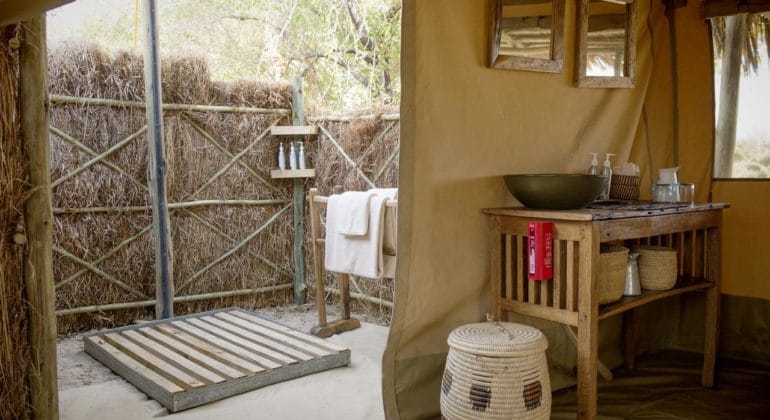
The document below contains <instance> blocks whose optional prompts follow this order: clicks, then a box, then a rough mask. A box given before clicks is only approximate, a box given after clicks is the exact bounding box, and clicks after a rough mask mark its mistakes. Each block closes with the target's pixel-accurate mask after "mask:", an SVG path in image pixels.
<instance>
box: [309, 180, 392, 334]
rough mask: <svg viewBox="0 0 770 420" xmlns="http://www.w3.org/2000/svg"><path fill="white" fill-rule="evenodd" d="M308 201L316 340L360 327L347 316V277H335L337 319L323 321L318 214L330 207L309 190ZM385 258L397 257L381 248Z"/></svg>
mask: <svg viewBox="0 0 770 420" xmlns="http://www.w3.org/2000/svg"><path fill="white" fill-rule="evenodd" d="M334 193H335V194H340V193H342V188H341V187H339V186H336V187H334ZM308 201H309V204H310V232H311V241H312V244H313V271H314V273H315V283H316V291H315V294H316V302H317V306H318V325H316V326H315V327H313V328H312V329H311V330H310V333H311V334H313V335H316V336H318V337H322V338H326V337H330V336H332V335H334V334H338V333H341V332H345V331H350V330H354V329H356V328H358V327H360V326H361V322H360V321H359V320H357V319H355V318H352V317H351V316H350V276H349V275H348V274H346V273H337V281H338V282H339V291H340V319H338V320H336V321H332V322H327V319H326V304H325V302H326V289H325V286H324V249H325V244H326V240H325V239H324V238H323V237H322V236H323V229H322V227H321V211H322V210H323V209H324V208H326V205H327V204H328V203H329V197H325V196H321V195H319V194H318V189H317V188H311V189H310V193H309V197H308ZM385 206H386V207H392V208H395V207H397V206H398V201H396V200H388V201H387V202H386V203H385ZM383 253H384V254H385V255H391V256H394V255H396V251H395V250H394V249H391V248H384V249H383Z"/></svg>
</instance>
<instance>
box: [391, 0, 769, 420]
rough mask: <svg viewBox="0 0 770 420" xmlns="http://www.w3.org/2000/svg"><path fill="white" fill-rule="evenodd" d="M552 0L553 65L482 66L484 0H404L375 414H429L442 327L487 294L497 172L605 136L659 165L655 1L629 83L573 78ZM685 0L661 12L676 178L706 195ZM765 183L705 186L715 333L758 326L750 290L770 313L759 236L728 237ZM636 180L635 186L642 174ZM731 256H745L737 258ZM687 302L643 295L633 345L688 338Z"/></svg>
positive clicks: (662, 80) (571, 18)
mask: <svg viewBox="0 0 770 420" xmlns="http://www.w3.org/2000/svg"><path fill="white" fill-rule="evenodd" d="M566 3H567V8H566V26H565V34H566V35H565V36H566V39H565V51H564V56H565V65H564V71H563V72H562V73H560V74H547V73H535V72H525V71H506V70H492V69H489V68H487V67H486V63H485V57H486V36H487V34H486V27H487V26H486V19H487V15H486V13H487V12H486V11H487V8H486V2H484V1H478V0H452V1H441V2H438V1H419V0H405V1H404V14H403V16H404V19H403V26H402V33H403V36H402V83H403V92H404V93H403V97H402V105H401V106H402V109H401V115H402V136H401V156H400V158H401V160H400V167H401V174H400V175H401V177H400V182H399V188H400V193H399V195H400V198H401V200H400V205H401V208H400V209H399V228H400V232H399V238H400V239H399V240H400V242H399V250H400V251H401V252H400V255H399V267H398V272H397V284H396V299H395V302H396V306H395V310H394V317H393V324H392V326H391V331H390V337H389V342H388V348H387V350H386V353H385V357H384V359H383V395H384V398H385V408H386V414H387V417H388V418H399V417H400V418H404V419H407V418H408V419H412V418H424V417H427V416H434V415H437V414H438V399H439V392H438V390H439V389H440V377H441V372H442V369H443V366H444V360H445V357H446V351H447V345H446V337H447V335H448V334H449V332H450V331H451V330H452V329H453V328H455V327H457V326H458V325H461V324H464V323H469V322H478V321H480V320H482V319H484V313H485V312H487V311H488V309H489V289H488V277H489V268H488V265H489V253H488V240H489V236H488V235H489V234H488V231H489V230H488V226H487V220H486V219H485V217H484V215H483V214H482V213H481V209H482V208H485V207H502V206H510V205H514V204H515V201H514V200H513V198H512V197H511V196H510V195H509V194H508V192H507V191H506V189H505V186H504V184H503V181H502V177H501V175H503V174H507V173H526V172H581V171H584V170H585V168H586V167H587V165H588V162H589V160H588V153H589V152H612V153H617V154H618V156H617V162H623V161H625V160H630V161H633V162H636V163H638V164H640V166H641V167H642V185H643V186H647V185H650V183H649V181H650V177H651V174H655V173H656V171H657V169H658V168H661V167H667V166H672V163H673V145H674V133H673V127H674V124H673V118H674V112H673V111H674V105H673V94H672V93H673V89H674V86H677V85H676V84H674V83H673V79H672V72H671V46H670V34H669V26H668V21H667V19H666V17H665V9H664V5H663V2H660V1H647V0H641V1H639V14H638V16H639V19H638V20H637V24H636V27H635V28H634V29H635V30H636V33H637V81H636V87H635V88H634V89H585V88H576V87H574V84H573V81H572V78H573V76H572V75H573V70H574V69H573V67H574V65H575V64H574V63H575V61H574V59H573V57H574V48H575V36H574V34H575V29H576V28H575V21H576V18H575V11H576V7H575V4H576V2H573V1H567V2H566ZM700 6H701V2H699V1H689V2H687V6H686V7H684V8H679V9H677V12H676V28H677V30H676V39H677V46H678V48H677V61H678V65H679V67H678V70H679V76H678V78H677V82H678V93H679V107H678V117H679V120H678V122H679V125H678V126H679V133H678V135H679V149H680V156H681V162H680V163H681V164H682V170H681V172H680V179H682V180H687V181H689V182H694V183H695V184H696V185H697V193H696V195H697V200H699V201H705V200H707V199H708V198H709V196H710V191H711V187H712V183H711V165H712V144H713V127H714V125H713V118H714V117H713V115H714V114H713V94H712V92H713V90H712V68H713V61H712V57H711V51H710V44H709V39H710V38H709V36H710V35H709V29H708V25H707V23H706V22H705V21H704V19H702V18H701V16H700ZM768 187H770V184H768V183H761V184H760V183H752V184H751V185H744V184H742V183H736V184H727V183H716V184H715V186H714V190H713V194H711V195H712V196H713V197H712V198H713V199H714V200H719V201H731V202H732V204H733V209H731V210H729V211H728V212H727V216H726V217H725V221H724V223H725V226H726V227H725V239H724V255H723V260H724V266H725V267H726V268H725V269H724V270H723V271H724V273H723V274H724V275H723V278H724V292H725V293H728V294H730V295H735V296H730V295H725V296H724V297H723V303H724V305H723V308H724V313H725V316H724V322H723V334H722V335H723V337H725V336H727V337H730V336H731V335H732V336H733V337H735V334H739V333H738V332H737V331H739V330H740V329H741V328H742V329H745V330H750V331H753V332H757V333H759V334H761V335H760V337H767V336H768V328H767V326H766V325H762V324H763V322H762V321H760V322H757V321H756V320H752V318H754V317H756V315H755V316H754V317H751V316H745V315H743V314H741V310H743V309H742V308H747V307H749V306H751V308H752V309H751V310H753V311H754V312H755V314H759V315H761V314H768V313H770V310H768V308H770V302H768V301H767V300H762V299H768V297H770V296H768V291H770V286H768V284H767V283H766V282H762V281H761V279H766V277H767V276H766V275H763V274H762V273H766V272H768V270H770V266H768V262H767V259H766V258H763V257H762V255H763V254H762V253H763V251H762V248H761V247H762V245H750V244H749V242H747V241H741V240H740V238H741V237H746V236H743V235H746V233H745V232H743V231H741V229H742V228H744V227H746V225H747V224H749V223H750V224H752V229H753V232H752V233H750V234H748V238H752V239H757V238H759V237H765V238H766V237H768V235H769V234H770V221H768V216H767V209H768V207H770V194H767V192H768V191H767V189H768ZM642 191H643V198H649V196H650V194H649V192H648V191H647V189H646V188H643V189H642ZM763 193H764V194H763ZM748 197H753V200H754V201H753V203H749V202H747V201H746V200H747V199H748ZM744 217H745V218H746V219H744V220H745V221H743V220H739V219H741V218H744ZM760 235H761V236H760ZM755 243H756V242H755ZM760 243H761V242H760ZM739 253H740V254H742V255H740V256H738V255H737V254H739ZM733 259H734V260H735V261H741V262H743V263H744V264H743V265H742V266H740V267H738V266H737V264H734V263H733ZM752 276H754V277H752ZM746 296H748V298H746ZM757 298H760V299H757ZM746 299H749V300H748V301H747V300H746ZM693 306H698V305H689V304H688V302H683V303H682V305H680V304H679V301H677V302H673V303H672V302H666V304H665V306H656V309H657V310H662V311H663V312H664V314H665V316H666V317H667V318H663V319H665V320H666V322H663V323H662V324H661V325H662V327H660V328H658V329H659V331H656V334H655V335H654V337H647V338H648V340H647V343H646V344H647V347H648V348H649V347H650V346H653V345H657V346H669V345H677V346H681V347H684V348H692V349H697V347H695V344H694V343H697V342H698V340H700V341H701V342H702V339H703V338H702V332H700V331H699V332H696V333H693V336H687V335H686V334H680V333H679V331H678V330H677V329H678V328H679V318H680V314H679V312H680V308H682V309H681V312H682V315H681V318H682V320H683V321H682V322H685V321H686V319H687V318H688V317H691V315H688V314H687V308H690V307H693ZM700 306H702V305H700ZM731 314H732V315H731ZM756 318H759V319H761V318H762V317H761V316H759V317H756ZM765 318H766V316H765ZM613 322H615V323H616V324H615V326H614V327H613V326H612V325H611V324H612V323H613ZM602 327H603V328H600V330H603V332H607V331H610V332H612V330H613V329H615V330H617V329H618V328H619V325H617V320H612V319H610V320H607V322H604V323H602ZM698 334H700V337H698ZM607 335H608V336H607V337H603V338H604V339H605V340H604V341H609V342H610V343H609V344H611V345H612V344H617V343H618V342H619V340H617V338H618V337H617V335H618V334H615V335H614V336H613V334H607ZM649 338H655V339H656V340H655V341H653V340H649ZM744 338H745V337H744ZM613 340H614V342H613ZM723 343H724V341H723ZM554 344H556V345H557V346H558V344H557V343H552V345H554ZM734 344H735V342H733V343H732V345H733V348H732V349H730V348H729V347H725V346H723V347H722V348H723V353H725V354H733V355H735V354H736V353H738V352H743V353H742V354H743V355H744V356H748V357H750V358H753V359H755V360H756V359H757V358H758V357H761V356H758V355H761V354H762V352H765V357H766V350H761V349H759V348H758V347H757V346H754V351H752V350H751V349H747V348H741V349H736V348H735V345H734ZM610 347H612V346H610ZM610 350H612V348H610ZM616 351H617V349H616ZM605 361H606V360H605Z"/></svg>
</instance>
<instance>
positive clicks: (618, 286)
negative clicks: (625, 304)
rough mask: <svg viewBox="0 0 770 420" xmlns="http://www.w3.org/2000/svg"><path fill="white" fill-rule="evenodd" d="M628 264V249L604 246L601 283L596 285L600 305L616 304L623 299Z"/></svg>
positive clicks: (600, 262) (600, 270) (600, 266)
mask: <svg viewBox="0 0 770 420" xmlns="http://www.w3.org/2000/svg"><path fill="white" fill-rule="evenodd" d="M627 264H628V248H626V247H624V246H617V245H609V244H602V247H601V253H600V254H599V282H598V283H597V284H596V294H597V296H598V298H599V305H604V304H605V303H611V302H615V301H616V300H618V299H620V298H622V297H623V289H624V288H625V286H626V266H627Z"/></svg>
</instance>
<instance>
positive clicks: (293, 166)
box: [289, 142, 297, 170]
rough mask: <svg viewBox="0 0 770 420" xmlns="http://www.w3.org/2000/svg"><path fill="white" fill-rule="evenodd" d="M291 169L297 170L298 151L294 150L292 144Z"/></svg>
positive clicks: (290, 154)
mask: <svg viewBox="0 0 770 420" xmlns="http://www.w3.org/2000/svg"><path fill="white" fill-rule="evenodd" d="M289 167H291V169H293V170H294V169H297V151H296V150H294V143H293V142H292V143H291V147H289Z"/></svg>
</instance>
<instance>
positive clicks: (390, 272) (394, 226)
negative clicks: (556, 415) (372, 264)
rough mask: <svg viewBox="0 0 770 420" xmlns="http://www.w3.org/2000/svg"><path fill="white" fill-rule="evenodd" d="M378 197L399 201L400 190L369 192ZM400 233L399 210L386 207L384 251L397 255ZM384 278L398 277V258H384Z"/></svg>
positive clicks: (391, 256) (385, 256)
mask: <svg viewBox="0 0 770 420" xmlns="http://www.w3.org/2000/svg"><path fill="white" fill-rule="evenodd" d="M369 192H372V193H374V194H377V195H383V196H385V197H388V199H389V200H398V188H375V189H371V190H369ZM397 232H398V208H396V207H386V208H385V221H384V227H383V229H382V247H383V249H387V250H391V251H393V253H396V254H397V252H396V251H397V250H396V248H397V247H396V243H397V241H396V238H397V236H396V233H397ZM382 261H383V266H382V277H387V278H389V279H392V278H395V277H396V256H395V255H384V254H383V256H382Z"/></svg>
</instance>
